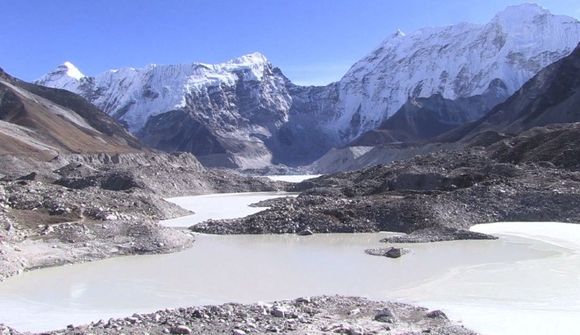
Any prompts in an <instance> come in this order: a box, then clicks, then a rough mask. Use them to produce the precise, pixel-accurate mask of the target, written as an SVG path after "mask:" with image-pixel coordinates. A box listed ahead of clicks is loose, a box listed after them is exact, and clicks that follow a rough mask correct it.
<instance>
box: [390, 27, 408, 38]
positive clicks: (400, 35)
mask: <svg viewBox="0 0 580 335" xmlns="http://www.w3.org/2000/svg"><path fill="white" fill-rule="evenodd" d="M405 36H406V35H405V33H404V32H403V31H402V30H401V29H398V28H397V31H396V32H395V33H394V34H393V38H396V37H405Z"/></svg>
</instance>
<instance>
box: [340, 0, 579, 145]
mask: <svg viewBox="0 0 580 335" xmlns="http://www.w3.org/2000/svg"><path fill="white" fill-rule="evenodd" d="M578 41H580V23H579V22H578V21H577V20H576V19H574V18H571V17H567V16H557V15H552V14H551V13H550V12H549V11H548V10H546V9H544V8H542V7H540V6H538V5H534V4H523V5H519V6H512V7H508V8H507V9H505V10H504V11H502V12H500V13H498V14H497V15H496V16H495V17H494V18H493V19H492V20H491V21H490V22H489V23H487V24H484V25H477V24H469V23H460V24H457V25H453V26H448V27H439V28H425V29H421V30H418V31H416V32H414V33H411V34H408V35H405V34H403V33H402V32H400V31H398V32H397V33H395V34H394V35H392V36H391V37H389V38H388V39H386V40H385V41H384V42H383V43H381V45H380V46H379V47H378V48H376V49H375V50H374V51H372V52H371V53H370V54H369V55H368V56H366V57H364V58H363V59H361V60H360V61H359V62H357V63H356V64H355V65H354V66H353V67H352V68H351V69H350V70H349V71H348V73H347V74H346V75H345V76H344V77H343V78H342V80H341V81H340V89H339V90H340V102H339V108H340V111H339V114H338V117H337V120H336V124H337V125H338V127H339V129H340V130H341V132H342V135H343V137H344V138H346V139H349V138H352V137H356V136H357V135H359V134H361V132H364V131H366V130H368V129H372V128H374V127H375V126H376V125H377V124H378V123H380V122H381V121H383V119H385V118H387V117H389V116H391V115H393V114H394V113H395V112H396V111H397V110H398V109H399V108H400V107H401V106H402V105H403V104H404V103H405V102H406V101H407V99H408V98H409V97H429V96H431V95H433V94H441V95H442V96H443V97H444V98H447V99H457V98H460V97H470V96H474V95H478V94H482V93H483V92H484V91H485V90H486V89H487V88H488V86H489V84H490V83H491V82H492V81H493V80H494V79H501V80H502V81H503V82H504V84H505V85H506V87H507V89H508V90H507V91H508V94H510V95H511V94H513V93H514V92H515V91H516V90H517V89H519V88H520V87H521V86H522V85H523V84H524V83H525V82H526V81H527V80H529V79H530V78H531V77H532V76H534V75H535V74H536V73H538V71H540V70H541V69H542V68H544V67H546V66H547V65H549V64H551V63H553V62H555V61H557V60H558V59H560V58H562V57H564V56H566V55H568V54H569V53H570V52H571V51H572V50H574V48H575V47H576V44H577V43H578ZM353 119H357V120H360V122H357V124H358V123H360V127H359V128H355V129H352V127H351V124H352V120H353Z"/></svg>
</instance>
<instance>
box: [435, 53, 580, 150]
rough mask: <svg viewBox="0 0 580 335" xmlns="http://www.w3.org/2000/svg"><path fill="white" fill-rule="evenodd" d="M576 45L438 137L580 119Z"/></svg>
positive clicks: (579, 62) (460, 136)
mask: <svg viewBox="0 0 580 335" xmlns="http://www.w3.org/2000/svg"><path fill="white" fill-rule="evenodd" d="M579 88H580V46H579V47H577V48H576V49H575V50H574V51H573V52H572V53H571V54H570V55H569V56H567V57H565V58H563V59H561V60H559V61H557V62H555V63H554V64H552V65H549V66H548V67H546V68H545V69H543V70H542V71H540V72H539V73H538V74H537V75H536V76H535V77H533V78H532V79H530V80H529V81H528V82H527V83H526V84H524V86H523V87H522V88H521V89H520V90H518V91H517V92H516V93H515V94H513V95H512V96H511V97H510V98H509V99H507V100H506V101H505V102H504V103H502V104H500V105H498V106H496V107H495V108H493V110H491V112H489V113H488V114H487V115H486V116H484V117H483V118H481V119H479V120H478V121H476V122H473V123H471V124H468V125H465V126H463V127H461V128H459V129H457V130H456V131H452V132H451V133H449V134H446V135H445V136H443V137H442V139H445V140H452V141H457V140H462V141H468V140H470V139H471V138H472V137H474V136H476V135H477V134H479V133H482V132H485V131H495V132H503V133H508V134H518V133H520V132H522V131H525V130H528V129H531V128H534V127H540V126H546V125H549V124H555V123H573V122H580V89H579Z"/></svg>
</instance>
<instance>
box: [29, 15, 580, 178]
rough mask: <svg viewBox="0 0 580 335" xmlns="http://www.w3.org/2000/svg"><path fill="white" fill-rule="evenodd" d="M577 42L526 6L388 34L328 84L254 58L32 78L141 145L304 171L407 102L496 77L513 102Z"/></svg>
mask: <svg viewBox="0 0 580 335" xmlns="http://www.w3.org/2000/svg"><path fill="white" fill-rule="evenodd" d="M508 18H513V19H510V20H508ZM522 32H525V34H522ZM578 40H580V23H579V22H578V21H577V20H575V19H573V18H570V17H566V16H558V15H552V14H550V13H549V12H548V11H547V10H545V9H543V8H541V7H539V6H536V5H531V4H525V5H520V6H512V7H509V8H507V9H506V10H505V11H503V12H500V13H498V14H497V15H496V16H495V17H494V18H493V19H492V20H491V21H490V22H488V23H487V24H468V23H460V24H457V25H453V26H447V27H436V28H424V29H420V30H418V31H416V32H413V33H409V34H404V33H397V34H395V35H393V36H391V37H389V38H388V39H386V40H385V41H384V42H383V43H381V45H380V46H379V47H378V48H376V49H375V50H373V51H372V52H371V53H370V54H369V55H367V56H366V57H364V58H363V59H361V60H360V61H358V62H357V63H355V64H354V65H353V66H352V67H351V68H350V69H349V71H348V72H347V73H346V74H345V75H344V76H343V77H342V79H341V80H340V81H338V82H335V83H331V84H329V85H327V86H307V87H306V86H299V85H295V84H293V83H292V82H291V81H290V80H289V79H288V78H286V77H285V76H284V74H283V73H282V71H281V70H280V69H279V68H277V67H275V66H274V65H273V64H271V63H270V62H269V61H268V60H267V58H266V57H265V56H263V55H262V54H260V53H254V54H250V55H246V56H242V57H239V58H236V59H233V60H232V61H230V62H225V63H221V64H215V65H210V64H203V63H192V64H184V65H163V66H161V65H160V66H156V65H149V66H147V67H145V68H142V69H134V68H125V69H118V70H111V71H107V72H105V73H103V74H100V75H98V76H95V77H83V78H81V79H75V78H73V77H71V76H64V77H63V76H62V71H61V76H60V77H55V76H54V73H51V74H48V75H47V76H45V77H43V78H42V79H41V80H39V81H38V82H37V83H39V84H43V85H47V86H57V87H61V88H66V89H69V90H72V91H73V92H76V93H78V94H80V95H81V96H83V97H85V98H87V99H88V100H89V101H91V102H93V103H94V104H95V105H97V106H98V107H100V108H102V109H103V110H104V111H106V112H107V113H108V114H110V115H112V116H113V117H114V118H116V119H118V120H120V121H121V122H122V123H124V124H125V125H126V127H127V128H128V129H130V130H131V132H133V133H134V134H138V136H139V137H140V138H141V139H142V140H143V141H144V142H146V143H148V144H149V145H151V146H153V147H156V148H160V149H163V150H166V151H180V150H189V151H190V152H192V153H194V154H196V155H197V156H199V157H200V159H201V160H202V161H203V162H204V164H208V165H210V166H227V167H242V168H261V167H265V166H268V165H271V164H278V163H282V164H287V165H302V164H308V163H310V162H312V161H314V160H316V159H317V158H319V157H320V156H322V155H323V154H324V153H325V152H327V151H328V150H329V149H331V148H333V147H341V146H344V145H347V144H348V143H350V142H351V141H353V140H354V139H356V138H357V137H359V136H360V135H361V134H364V133H365V132H367V131H370V130H373V129H375V128H376V127H378V126H379V125H380V124H381V123H382V122H383V121H385V120H386V119H388V118H389V117H390V116H392V115H393V114H394V112H396V111H397V110H398V109H399V108H400V107H401V106H403V105H404V104H405V102H407V101H408V100H409V99H410V98H427V97H430V96H432V95H434V94H440V95H441V96H442V97H444V98H446V99H451V100H455V99H459V98H468V97H471V96H476V95H480V94H483V92H484V91H485V89H487V88H488V86H489V84H490V83H491V82H493V81H495V80H501V81H502V82H503V83H504V84H505V86H506V87H507V95H511V94H512V93H513V92H515V90H517V89H518V88H519V87H521V85H523V84H524V83H525V82H526V81H527V80H528V79H530V78H531V77H532V76H533V75H535V74H536V73H537V72H538V71H540V70H541V69H542V68H543V67H545V66H547V65H549V64H551V63H552V62H554V61H556V60H558V59H560V58H562V57H563V56H565V55H567V54H568V53H569V52H570V51H572V50H573V48H574V47H575V46H576V44H577V42H578ZM572 41H573V42H572ZM79 72H80V71H79ZM65 75H66V73H65ZM63 78H64V79H63ZM162 121H163V122H168V124H165V125H162V124H161V123H160V122H162ZM183 123H185V125H182V124H183ZM170 129H180V131H178V132H177V133H178V134H175V133H173V132H170V131H169V130H170ZM186 130H187V131H186ZM194 142H199V143H202V144H203V143H206V144H207V145H201V144H200V145H198V144H195V143H194ZM212 150H213V151H212ZM204 156H206V157H204Z"/></svg>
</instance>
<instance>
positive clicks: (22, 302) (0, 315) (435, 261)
mask: <svg viewBox="0 0 580 335" xmlns="http://www.w3.org/2000/svg"><path fill="white" fill-rule="evenodd" d="M281 195H284V194H260V195H256V194H246V195H240V194H235V195H219V196H218V195H215V196H212V197H208V196H197V197H188V199H183V200H184V201H185V200H187V201H186V203H187V204H186V205H185V206H186V207H187V208H190V209H192V210H196V209H197V211H198V212H199V208H201V207H203V208H207V206H208V199H213V201H214V203H213V204H211V201H209V204H211V206H210V207H221V208H228V206H229V205H230V203H231V202H236V203H240V202H242V201H243V200H242V199H246V205H247V204H249V203H253V202H255V200H256V196H259V197H264V196H266V197H268V196H281ZM204 197H205V198H204ZM195 199H200V201H202V204H200V203H196V200H195ZM244 215H245V214H244ZM191 224H193V223H191ZM191 224H186V225H191ZM579 228H580V226H578V225H569V224H559V223H525V224H522V223H519V224H518V223H501V224H491V225H478V226H475V227H474V230H477V231H482V232H488V233H495V234H499V236H501V239H499V240H496V241H453V242H440V243H431V244H416V245H408V246H407V247H409V248H411V249H412V252H411V253H410V254H408V255H406V256H404V257H402V258H400V259H388V258H382V257H374V256H369V255H366V254H365V253H364V250H365V249H367V248H373V247H381V246H384V245H383V244H381V243H379V240H380V239H381V238H382V237H384V236H386V235H387V234H388V233H376V234H317V235H313V236H294V235H280V236H275V235H266V236H248V235H244V236H214V235H198V236H197V238H196V242H195V244H194V246H193V247H192V248H190V249H188V250H185V251H182V252H179V253H174V254H167V255H151V256H129V257H119V258H114V259H107V260H103V261H98V262H93V263H86V264H75V265H67V266H62V267H56V268H49V269H41V270H36V271H32V272H27V273H24V274H22V275H19V276H16V277H13V278H11V279H9V280H7V281H5V282H3V283H0V323H4V324H7V325H10V326H12V327H14V328H16V329H18V330H21V331H43V330H49V329H58V328H64V327H66V326H67V325H68V324H71V323H72V324H76V325H78V324H83V323H88V322H90V321H98V320H99V319H105V320H106V319H108V318H110V317H124V316H130V315H131V314H133V313H136V312H139V313H142V312H153V311H155V310H158V309H165V308H175V307H183V306H194V305H206V304H219V303H225V302H241V303H250V302H258V301H265V302H266V301H271V300H279V299H293V298H296V297H300V296H314V295H321V294H342V295H356V296H364V297H368V298H372V299H381V300H396V301H402V302H409V303H416V304H420V305H423V306H426V307H430V308H438V309H443V310H444V311H445V312H446V313H447V314H448V315H449V316H450V317H451V318H453V319H455V320H459V321H462V322H463V324H464V325H465V326H467V327H470V328H472V329H474V330H476V331H479V332H480V333H482V334H494V335H496V334H510V335H513V334H578V333H580V323H579V322H578V315H580V242H579V241H580V229H579Z"/></svg>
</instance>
